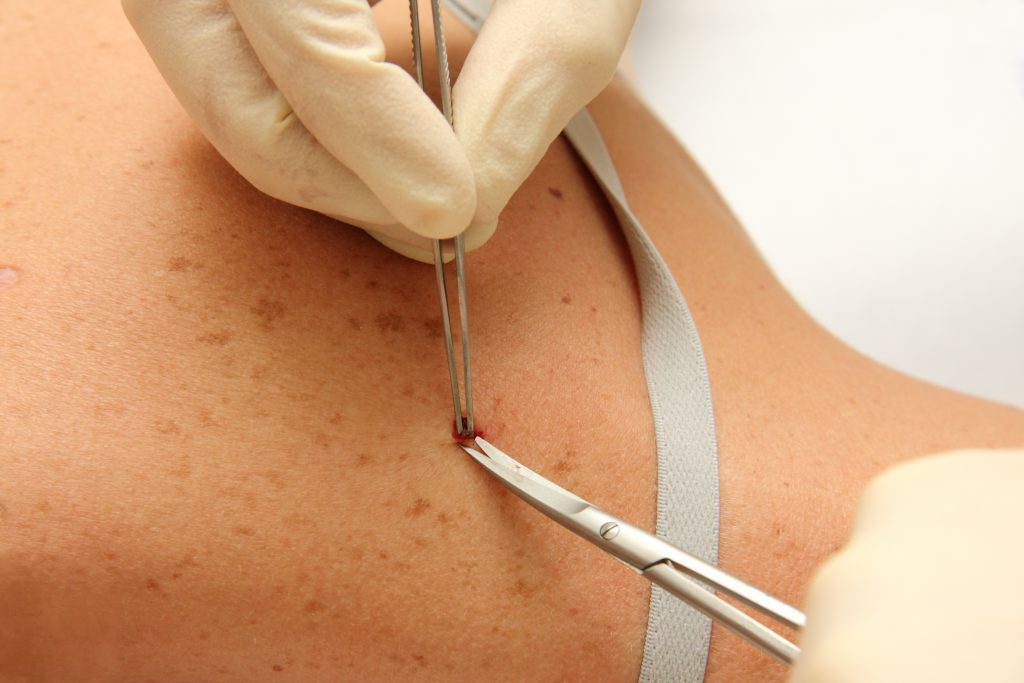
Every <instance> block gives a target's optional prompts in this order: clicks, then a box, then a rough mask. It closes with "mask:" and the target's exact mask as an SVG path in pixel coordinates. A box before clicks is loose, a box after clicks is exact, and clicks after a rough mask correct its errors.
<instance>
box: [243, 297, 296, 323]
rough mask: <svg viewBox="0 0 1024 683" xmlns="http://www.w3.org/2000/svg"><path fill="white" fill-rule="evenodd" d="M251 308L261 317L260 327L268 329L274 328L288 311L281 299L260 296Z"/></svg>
mask: <svg viewBox="0 0 1024 683" xmlns="http://www.w3.org/2000/svg"><path fill="white" fill-rule="evenodd" d="M249 310H250V311H251V312H252V313H253V314H255V315H256V317H257V318H258V319H259V321H260V327H262V328H263V329H264V330H267V331H270V330H273V329H274V327H275V326H276V325H277V323H278V322H279V321H280V320H281V318H283V317H284V316H285V313H287V311H288V309H287V308H285V305H284V304H283V303H281V302H280V301H276V300H273V299H267V298H265V297H260V298H259V300H257V302H256V303H255V305H253V306H252V307H250V309H249Z"/></svg>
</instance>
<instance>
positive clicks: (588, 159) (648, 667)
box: [565, 109, 718, 683]
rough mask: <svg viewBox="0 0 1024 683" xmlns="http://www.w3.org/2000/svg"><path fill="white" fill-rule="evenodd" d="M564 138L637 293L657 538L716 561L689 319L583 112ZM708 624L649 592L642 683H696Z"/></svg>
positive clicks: (713, 491)
mask: <svg viewBox="0 0 1024 683" xmlns="http://www.w3.org/2000/svg"><path fill="white" fill-rule="evenodd" d="M565 134H566V136H567V137H568V138H569V141H570V142H572V144H573V146H574V147H575V148H576V151H577V152H578V153H579V155H580V156H581V157H582V158H583V161H584V163H585V164H586V165H587V167H588V168H589V169H590V171H591V173H593V175H594V178H595V179H596V180H597V182H598V184H599V185H600V186H601V189H602V190H603V191H604V194H605V196H606V197H607V198H608V201H609V202H610V203H611V205H612V209H613V210H614V211H615V215H616V216H617V217H618V219H619V224H620V225H621V226H622V231H623V233H624V234H625V236H626V241H627V243H628V244H629V250H630V252H631V253H632V256H633V266H634V268H635V269H636V274H637V279H638V281H639V283H640V298H641V305H642V313H643V340H642V346H643V356H644V374H645V375H646V377H647V390H648V393H649V394H650V399H651V412H652V413H653V415H654V434H655V438H656V440H657V445H658V524H657V534H658V536H660V537H661V538H663V539H665V540H667V541H668V542H669V543H672V544H673V545H676V546H678V547H680V548H683V549H684V550H686V551H687V552H690V553H692V554H694V555H696V556H697V557H699V558H701V559H703V560H705V561H707V562H710V563H712V564H717V561H718V455H717V448H716V445H715V419H714V413H713V412H712V407H711V385H710V383H709V382H708V373H707V366H706V365H705V363H704V352H703V350H702V349H701V344H700V338H699V337H698V336H697V328H696V326H695V325H694V323H693V318H692V317H691V316H690V309H689V308H688V307H687V305H686V300H685V299H683V295H682V293H680V291H679V287H678V286H677V285H676V281H675V279H674V278H673V277H672V273H671V271H669V269H668V266H667V265H666V264H665V261H664V260H663V259H662V258H661V254H659V253H658V250H657V249H656V248H655V246H654V244H653V243H652V242H651V240H650V238H648V237H647V233H645V232H644V229H643V227H642V226H641V225H640V222H639V221H638V220H637V219H636V216H634V215H633V212H632V211H630V209H629V205H628V204H627V203H626V195H625V192H624V191H623V189H622V183H621V181H620V180H619V176H618V173H616V171H615V165H614V163H613V162H612V159H611V156H610V155H609V154H608V149H607V148H606V147H605V144H604V141H603V140H602V138H601V133H600V131H598V129H597V126H596V125H595V124H594V120H593V119H592V118H591V117H590V114H589V113H588V112H587V110H586V109H584V110H582V111H581V112H580V113H579V114H577V115H576V116H575V118H573V120H572V121H570V122H569V125H568V126H566V128H565ZM710 641H711V621H710V620H709V619H708V618H707V617H705V616H704V615H702V614H700V613H699V612H697V611H696V610H694V609H693V608H691V607H689V606H687V605H686V604H684V603H683V602H681V601H679V600H677V599H676V598H674V597H672V596H671V595H669V594H668V593H666V592H665V591H664V590H662V589H661V588H659V587H657V586H654V587H653V589H652V592H651V610H650V616H649V617H648V620H647V640H646V642H645V643H644V661H643V668H642V669H641V670H640V681H641V683H655V682H657V683H661V682H663V681H684V682H685V683H700V681H703V680H704V669H705V665H706V664H707V655H708V646H709V644H710Z"/></svg>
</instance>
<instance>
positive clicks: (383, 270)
mask: <svg viewBox="0 0 1024 683" xmlns="http://www.w3.org/2000/svg"><path fill="white" fill-rule="evenodd" d="M402 6H403V3H400V2H398V3H395V2H389V3H383V4H382V5H380V6H379V7H378V8H377V9H376V11H378V12H380V13H381V14H380V16H381V25H382V32H383V33H384V34H385V36H386V39H387V41H388V47H389V55H392V56H394V57H396V58H401V57H402V56H403V55H405V54H406V53H407V50H408V29H407V23H406V22H407V17H405V16H404V15H403V13H402ZM7 15H8V18H6V19H5V21H4V22H0V34H2V40H0V72H2V73H4V74H5V78H4V79H3V80H2V81H0V93H2V95H3V102H4V103H5V104H6V106H5V107H4V111H5V119H6V127H5V130H4V131H3V132H2V133H0V150H2V151H0V159H2V163H3V168H2V171H0V172H2V175H0V179H2V180H0V205H2V207H3V208H2V210H0V274H4V275H3V282H4V283H5V284H4V285H0V319H2V320H3V324H2V326H0V350H2V351H0V378H3V380H4V385H5V389H6V390H5V394H4V398H3V403H2V406H3V409H2V410H0V472H2V473H3V476H2V477H0V605H3V609H2V610H0V680H5V681H6V680H13V681H68V680H74V681H160V682H162V683H163V682H168V683H170V682H179V681H180V682H182V683H184V682H186V681H262V680H270V681H282V682H284V681H328V680H329V681H336V680H359V681H375V680H376V681H387V680H410V679H411V680H422V681H435V680H436V681H453V680H455V681H457V680H491V681H503V680H508V681H517V680H544V681H546V680H601V681H605V680H607V681H629V680H636V677H637V674H638V672H639V669H640V661H641V655H642V649H643V638H644V633H645V630H646V619H647V599H648V593H649V589H648V586H647V585H646V582H645V581H644V580H642V579H640V578H638V577H637V576H636V575H635V574H633V573H631V572H630V571H629V570H627V569H626V568H624V567H622V566H621V565H619V564H618V563H616V562H613V561H611V560H610V559H609V558H607V557H606V556H604V555H603V554H602V553H601V552H600V551H598V550H597V549H595V548H592V547H590V546H588V545H587V544H586V543H585V542H583V541H581V540H579V539H577V538H575V537H574V536H573V535H572V534H570V533H568V532H566V531H564V530H563V529H561V528H559V527H558V526H557V525H555V524H553V523H551V522H550V521H549V520H547V519H546V518H544V517H542V516H541V515H539V514H538V513H536V512H535V511H533V510H532V509H530V508H528V507H527V506H525V505H524V504H522V503H521V502H520V501H519V500H517V499H515V498H514V497H512V496H511V495H510V494H508V493H507V492H506V491H504V490H503V489H501V488H500V487H499V486H498V485H497V484H496V483H495V482H493V481H491V480H489V479H488V478H487V476H486V475H485V474H484V473H483V472H481V471H480V469H479V467H478V466H477V465H475V464H474V463H472V462H471V461H470V460H469V459H468V458H466V457H465V456H464V455H462V454H461V453H460V452H459V451H458V450H457V449H456V447H455V446H454V445H453V442H452V439H451V436H450V423H451V403H450V395H449V393H448V391H449V390H448V387H447V369H446V365H445V359H444V354H443V350H442V345H441V341H440V337H439V334H440V328H439V320H438V311H437V302H436V300H435V299H436V293H435V291H434V285H433V279H432V278H433V272H432V269H431V267H430V266H427V265H424V264H419V263H414V262H412V261H409V260H407V259H404V258H402V257H399V256H396V255H394V254H392V253H390V252H389V251H387V250H386V249H384V248H383V247H381V246H380V245H379V244H377V243H376V242H375V241H374V240H372V239H370V238H369V237H367V236H366V235H365V234H363V233H361V232H359V231H357V230H353V229H350V228H348V227H347V226H343V225H340V224H338V223H337V222H335V221H332V220H330V219H328V218H325V217H323V216H320V215H316V214H313V213H311V212H308V211H304V210H301V209H297V208H294V207H290V206H287V205H284V204H282V203H280V202H277V201H275V200H273V199H270V198H268V197H266V196H263V195H261V194H260V193H258V192H257V191H255V190H253V189H252V188H251V187H250V186H249V185H248V184H247V183H245V181H244V180H242V179H241V178H240V177H239V176H238V175H237V174H235V172H234V171H233V170H232V169H231V168H230V167H229V166H227V164H225V163H224V162H223V160H221V159H220V157H219V156H218V155H217V154H216V153H215V152H214V151H213V150H212V149H211V147H210V146H209V145H208V144H207V143H206V142H205V141H204V140H203V139H202V137H201V136H200V135H199V133H198V132H197V131H196V129H195V127H194V126H193V125H192V124H191V123H190V121H189V120H188V118H187V117H186V115H185V114H184V113H183V112H182V110H181V109H180V107H179V106H178V105H177V103H176V101H175V100H174V98H173V96H172V95H171V93H170V92H169V91H168V90H167V88H166V86H165V85H164V84H163V82H162V81H161V79H160V77H159V75H158V73H157V71H156V69H155V68H154V67H153V66H152V64H151V63H150V61H149V59H148V57H147V55H146V54H145V52H144V50H143V48H142V47H141V45H140V44H139V43H138V41H137V39H136V38H135V36H134V35H133V34H132V32H131V29H130V28H129V26H128V24H127V22H126V20H125V19H124V18H123V17H122V16H121V14H120V10H119V8H118V6H117V3H100V4H97V3H87V2H84V1H82V0H71V1H68V2H63V3H59V4H58V3H56V2H52V0H45V1H44V2H31V3H30V2H27V1H22V2H16V3H14V4H13V5H12V6H11V7H10V8H9V9H8V12H7ZM447 25H448V34H449V39H450V44H449V47H450V50H451V53H452V55H453V61H454V62H455V63H456V64H457V63H458V62H460V61H461V59H462V58H463V56H464V54H465V52H466V50H468V47H469V44H470V39H471V38H470V35H469V34H468V32H466V31H464V30H459V29H458V27H457V26H456V23H455V21H454V19H452V20H450V21H449V22H448V24H447ZM591 111H592V113H593V114H594V116H595V119H596V120H597V122H598V125H599V126H600V128H601V130H602V132H603V134H604V135H605V138H606V141H607V143H608V146H609V148H610V150H611V153H612V156H613V158H614V159H615V161H616V163H617V164H618V167H619V172H620V174H621V176H622V178H623V183H624V185H625V188H626V193H627V196H628V197H629V200H630V202H631V205H632V206H633V208H634V210H635V212H636V213H637V215H638V216H639V218H640V219H641V221H642V222H643V224H644V226H645V227H646V228H647V230H648V231H649V233H650V235H651V237H652V238H653V239H654V241H655V243H656V244H657V245H658V248H659V249H660V250H661V252H662V254H663V256H664V257H665V259H666V261H667V262H668V264H669V265H670V267H671V268H672V270H673V273H674V274H675V276H676V278H677V281H678V282H679V285H680V288H681V290H682V292H683V294H684V295H685V296H686V298H687V300H688V302H689V304H690V306H691V308H692V311H693V314H694V318H695V320H696V323H697V325H698V329H699V330H700V333H701V338H702V341H703V344H704V348H705V352H706V354H707V362H708V369H709V374H710V378H711V383H712V390H713V397H714V400H715V418H716V423H717V427H718V444H719V458H720V475H721V495H722V501H721V515H722V523H721V539H720V543H721V553H720V564H721V565H722V567H723V568H725V569H726V570H727V571H730V572H733V573H735V574H737V575H739V576H741V577H743V578H745V579H746V580H748V581H750V582H751V583H753V584H754V585H756V586H759V587H762V588H764V589H766V590H768V591H770V592H773V593H775V594H777V595H779V596H780V597H781V598H783V599H785V600H788V601H791V602H793V603H796V604H799V603H800V601H801V595H802V591H803V590H804V587H805V586H806V583H807V581H808V578H809V576H810V573H811V571H812V570H813V568H814V567H815V566H816V565H817V564H818V563H820V562H821V561H822V560H823V559H824V558H825V557H826V556H827V555H828V554H829V553H830V552H832V551H833V550H835V549H836V548H837V547H838V546H839V545H840V544H841V543H842V542H843V540H844V538H845V536H846V533H847V530H848V526H849V521H850V515H851V512H852V510H853V505H854V502H855V500H856V497H857V495H858V494H859V492H860V490H861V489H862V488H863V486H864V484H865V483H866V481H867V480H868V479H869V478H870V477H871V476H872V475H874V474H876V473H877V472H878V471H880V470H881V469H883V468H884V467H886V466H887V465H889V464H891V463H894V462H897V461H900V460H903V459H906V458H911V457H915V456H921V455H924V454H927V453H930V452H934V451H938V450H945V449H950V448H956V447H966V446H983V447H989V446H1020V445H1024V417H1022V414H1021V412H1020V411H1017V410H1013V409H1010V408H1006V407H1003V406H998V405H995V404H992V403H988V402H984V401H980V400H976V399H973V398H968V397H964V396H961V395H958V394H955V393H953V392H948V391H945V390H941V389H938V388H936V387H933V386H930V385H926V384H924V383H921V382H917V381H915V380H912V379H909V378H907V377H905V376H902V375H900V374H898V373H895V372H893V371H891V370H889V369H886V368H884V367H882V366H879V365H877V364H875V363H873V362H871V361H870V360H868V359H866V358H864V357H863V356H861V355H859V354H857V353H855V352H854V351H852V350H851V349H849V348H848V347H846V346H844V345H843V344H842V343H840V342H839V341H838V340H836V339H834V338H833V337H831V336H830V335H829V334H828V333H827V332H825V331H824V330H822V329H821V328H820V327H819V326H817V325H816V324H815V323H814V321H812V320H811V319H810V318H809V317H807V316H806V315H805V314H804V313H803V312H802V311H801V310H800V309H799V307H797V306H796V305H795V303H794V302H793V301H792V299H791V298H790V297H789V295H788V294H787V293H786V292H785V291H784V290H783V289H782V288H781V287H780V286H779V284H778V282H777V281H776V280H775V278H774V277H773V276H772V274H771V273H770V271H769V270H768V269H767V267H766V266H765V264H764V263H763V261H762V260H761V258H760V256H759V255H758V254H757V251H756V249H755V248H754V247H753V245H752V244H751V243H750V241H749V239H748V238H747V237H746V235H745V234H744V232H743V231H742V229H741V228H740V226H739V225H737V223H736V221H735V219H734V218H733V216H732V214H731V213H730V212H729V210H728V208H727V207H726V206H725V205H724V203H723V202H722V200H721V199H720V197H719V196H718V195H717V194H716V192H715V191H714V189H713V188H712V186H711V185H710V184H709V183H708V181H707V179H706V178H705V177H704V176H703V174H702V173H701V171H700V169H699V168H698V167H697V166H696V165H695V164H694V162H693V161H692V160H691V159H690V158H689V157H688V156H687V155H686V153H685V152H684V151H683V150H682V149H681V148H680V147H679V146H678V145H677V143H675V142H674V141H673V140H672V138H671V137H670V136H669V134H668V133H667V132H666V131H665V130H664V129H663V128H662V127H661V125H660V124H659V123H658V122H657V121H656V120H655V119H654V118H653V117H652V116H651V114H650V113H649V112H648V111H647V110H646V108H645V107H644V105H643V104H642V103H641V102H639V101H638V100H637V99H636V98H635V97H634V95H633V94H632V93H631V92H630V91H629V89H628V87H627V86H625V85H624V84H622V83H621V82H615V83H613V84H612V85H611V86H610V87H609V88H608V90H607V91H606V92H605V93H604V94H602V95H601V96H600V97H599V98H598V99H597V100H596V101H595V102H594V104H593V105H592V107H591ZM798 200H799V199H798V198H797V199H796V201H798ZM7 273H14V275H9V274H7ZM469 279H470V297H471V300H470V308H471V322H472V325H473V335H474V336H473V342H474V351H475V353H474V375H475V386H476V394H475V400H476V403H477V415H478V419H479V426H480V428H481V429H483V430H484V431H485V432H486V433H487V435H488V438H490V439H491V440H493V441H494V442H495V443H496V444H498V445H499V446H501V447H502V448H503V449H505V450H507V451H508V452H509V453H510V454H512V455H513V456H514V457H517V458H519V459H521V460H522V461H523V462H524V463H526V464H528V465H529V466H530V467H533V468H535V469H537V470H538V471H539V472H541V473H542V474H544V475H545V476H549V477H550V478H552V479H553V480H554V481H556V482H558V483H560V484H562V485H564V486H566V487H567V488H569V489H571V490H574V491H576V492H578V493H579V494H580V495H582V496H584V497H586V498H588V499H590V500H592V501H594V502H595V503H598V504H599V505H601V506H602V507H604V508H605V509H607V510H609V511H611V512H614V513H615V514H617V515H620V516H621V517H623V518H625V519H628V520H630V521H633V522H634V523H636V524H638V525H640V526H643V527H645V528H653V525H654V519H655V507H654V505H655V491H656V484H655V465H656V462H655V459H656V458H655V453H654V440H653V433H652V425H651V418H650V408H649V405H648V403H647V395H646V389H645V384H644V379H643V372H642V365H641V356H640V328H639V322H640V318H639V312H638V298H637V294H636V291H635V282H634V279H633V274H632V268H631V265H630V262H629V257H628V253H627V251H626V248H625V245H624V243H623V240H622V238H621V236H620V235H619V232H618V228H617V226H616V224H615V222H614V220H613V218H612V216H611V214H610V212H609V211H608V209H607V207H606V205H605V203H604V200H603V199H602V197H601V196H600V194H599V192H598V191H597V190H596V189H595V187H594V186H593V184H592V182H591V181H590V179H589V176H588V175H587V173H586V172H585V171H584V170H583V168H582V166H581V164H580V163H579V161H578V160H577V159H576V158H575V156H574V155H573V153H572V152H571V150H570V149H569V147H568V145H567V143H565V141H564V140H557V141H556V142H555V144H554V145H553V146H552V148H551V150H550V152H549V153H548V155H547V156H546V157H545V159H544V160H543V161H542V163H541V165H540V166H539V167H538V169H537V171H536V172H535V173H534V174H533V175H532V176H531V177H530V179H529V180H528V181H527V182H526V184H525V185H524V186H523V188H522V189H521V190H520V192H519V193H518V194H517V195H516V196H515V197H514V198H513V200H512V202H511V204H510V205H509V207H508V208H507V209H506V211H505V213H504V214H503V217H502V222H501V225H500V227H499V229H498V232H497V234H496V236H495V237H494V239H493V240H492V241H491V242H489V243H488V244H487V245H486V246H484V247H483V248H481V249H479V250H478V251H475V252H473V253H472V254H471V255H470V259H469ZM7 283H10V284H7ZM784 677H785V670H784V669H783V668H782V667H780V666H779V665H777V664H775V663H774V662H773V661H771V660H769V659H768V658H767V657H763V656H761V655H759V654H758V653H756V652H755V651H753V650H752V649H751V648H750V647H749V646H747V645H746V644H744V643H742V642H741V641H739V640H737V639H736V638H735V637H733V636H731V635H730V634H727V633H723V632H721V631H720V630H718V629H716V630H715V632H714V636H713V642H712V652H711V657H710V661H709V667H708V677H707V680H709V681H779V680H783V679H784Z"/></svg>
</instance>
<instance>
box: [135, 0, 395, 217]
mask: <svg viewBox="0 0 1024 683" xmlns="http://www.w3.org/2000/svg"><path fill="white" fill-rule="evenodd" d="M122 4H123V6H124V10H125V14H126V15H127V16H128V19H129V20H130V21H131V23H132V25H133V27H134V28H135V30H136V32H137V33H138V34H139V36H140V38H141V39H142V42H143V44H144V45H145V46H146V49H147V50H148V51H149V53H150V55H151V56H152V58H153V61H154V62H155V63H156V65H157V68H158V69H159V70H160V72H161V74H162V75H163V77H164V79H165V80H166V81H167V83H168V85H169V86H170V88H171V90H172V91H173V92H174V94H175V95H176V96H177V98H178V100H179V101H180V102H181V104H182V106H183V107H184V108H185V109H186V111H188V113H189V114H190V115H191V117H192V119H193V120H194V121H195V122H196V124H197V125H198V126H199V128H200V129H201V130H202V132H203V134H204V135H205V136H206V138H207V139H208V140H209V141H210V142H211V143H212V144H213V145H214V147H216V148H217V151H219V152H220V154H221V155H222V156H223V157H224V158H225V159H226V160H227V161H228V163H230V164H231V165H232V166H233V167H234V168H235V170H237V171H238V172H239V173H240V174H241V175H242V176H244V177H245V178H246V179H247V180H248V181H249V182H251V183H252V184H253V185H254V186H256V188H258V189H259V190H261V191H262V192H265V193H266V194H269V195H271V196H273V197H275V198H277V199H281V200H283V201H286V202H288V203H290V204H296V205H298V206H302V207H305V208H308V209H312V210H314V211H318V212H320V213H324V214H328V215H332V216H335V217H337V218H340V219H341V220H344V221H347V222H350V223H355V224H367V223H368V224H374V225H380V224H391V223H394V222H395V218H394V217H393V216H392V215H391V213H390V212H389V211H388V210H387V209H386V208H384V205H383V204H381V202H380V200H378V199H377V197H376V196H375V195H374V193H373V192H372V191H371V190H370V188H369V187H368V186H367V185H366V183H365V182H363V181H362V180H361V179H360V178H359V177H358V176H356V175H355V174H354V173H353V172H352V171H350V170H349V169H347V168H345V167H344V166H343V165H341V164H340V163H339V162H338V160H337V159H335V158H334V157H332V156H331V155H330V153H328V151H327V150H326V149H324V147H323V146H321V145H320V143H319V142H318V141H317V139H316V138H315V137H313V135H311V134H310V132H309V131H308V130H307V129H306V128H305V126H303V125H302V122H301V121H299V119H298V118H297V117H296V116H295V115H294V113H293V112H292V109H291V106H290V105H289V104H288V102H287V101H286V100H285V98H284V96H283V95H282V94H281V92H280V91H279V90H278V89H277V88H276V87H275V86H274V84H273V83H272V82H271V80H270V79H269V77H268V76H267V74H266V72H265V71H264V70H263V67H262V66H261V65H260V63H259V61H258V60H257V58H256V55H255V53H254V52H253V50H252V48H251V46H250V45H249V42H248V39H247V38H246V37H245V34H244V33H243V32H242V29H241V27H240V26H239V24H238V22H237V20H236V19H235V17H234V15H233V13H232V12H231V9H230V8H229V7H228V5H227V3H226V1H225V0H195V1H193V2H159V1H157V0H124V1H123V3H122Z"/></svg>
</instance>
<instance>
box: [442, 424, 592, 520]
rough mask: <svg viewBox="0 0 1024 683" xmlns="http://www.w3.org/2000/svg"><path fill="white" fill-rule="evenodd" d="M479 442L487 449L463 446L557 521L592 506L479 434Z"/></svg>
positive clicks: (494, 473)
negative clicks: (479, 449) (481, 450)
mask: <svg viewBox="0 0 1024 683" xmlns="http://www.w3.org/2000/svg"><path fill="white" fill-rule="evenodd" d="M476 444H477V445H478V446H480V448H482V449H483V451H484V452H483V453H481V452H480V451H478V450H476V449H475V448H469V447H468V446H463V447H462V450H464V451H466V452H467V453H469V454H470V455H471V456H473V459H474V460H476V461H477V462H478V463H480V464H481V465H483V466H484V467H486V468H487V470H488V471H489V472H490V473H491V474H493V475H494V476H495V477H497V478H498V480H499V481H501V483H503V484H504V485H505V486H507V487H508V488H509V489H510V490H511V491H512V492H513V493H515V494H516V495H517V496H519V497H520V498H522V499H523V500H525V501H526V502H527V503H529V504H530V505H532V506H533V507H535V508H537V509H538V510H540V511H541V512H543V513H544V514H546V515H548V516H549V517H552V518H554V519H555V520H556V521H559V522H561V523H564V521H563V520H567V519H568V518H570V517H572V516H573V515H575V514H577V513H579V512H580V511H582V510H585V509H586V508H588V507H592V506H591V504H590V503H588V502H587V501H585V500H583V499H582V498H580V497H579V496H577V495H575V494H572V493H569V492H568V491H566V490H565V489H563V488H562V487H561V486H558V485H557V484H553V483H551V482H550V481H548V480H547V479H545V478H544V477H542V476H540V475H539V474H537V473H536V472H534V471H533V470H531V469H530V468H529V467H527V466H526V465H523V464H521V463H519V462H517V461H516V460H514V459H513V458H511V457H510V456H509V455H507V454H506V453H504V452H502V450H501V449H499V448H498V447H497V446H495V445H493V444H491V443H488V442H487V441H485V440H484V439H482V438H480V437H477V438H476ZM485 454H486V455H485Z"/></svg>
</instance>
